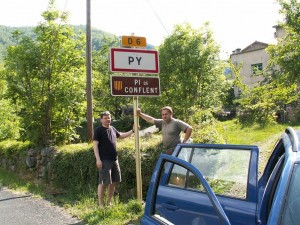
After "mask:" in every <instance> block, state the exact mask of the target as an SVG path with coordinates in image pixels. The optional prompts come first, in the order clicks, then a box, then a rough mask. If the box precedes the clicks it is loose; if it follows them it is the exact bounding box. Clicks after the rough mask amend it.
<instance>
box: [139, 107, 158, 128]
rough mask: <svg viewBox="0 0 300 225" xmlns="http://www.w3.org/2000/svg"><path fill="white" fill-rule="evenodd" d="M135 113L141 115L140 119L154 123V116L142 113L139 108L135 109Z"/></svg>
mask: <svg viewBox="0 0 300 225" xmlns="http://www.w3.org/2000/svg"><path fill="white" fill-rule="evenodd" d="M136 114H137V115H138V116H139V117H142V119H144V120H146V121H147V122H148V123H152V124H154V120H155V118H153V117H152V116H149V115H147V114H145V113H142V111H141V109H137V110H136Z"/></svg>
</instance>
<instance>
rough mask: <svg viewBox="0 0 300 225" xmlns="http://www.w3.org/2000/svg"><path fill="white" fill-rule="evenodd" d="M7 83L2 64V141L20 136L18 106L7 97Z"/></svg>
mask: <svg viewBox="0 0 300 225" xmlns="http://www.w3.org/2000/svg"><path fill="white" fill-rule="evenodd" d="M6 91H7V85H6V82H5V80H4V79H3V68H2V65H0V141H2V140H6V139H17V138H19V117H18V115H17V113H16V106H15V105H14V104H12V103H11V101H10V99H8V98H7V97H6Z"/></svg>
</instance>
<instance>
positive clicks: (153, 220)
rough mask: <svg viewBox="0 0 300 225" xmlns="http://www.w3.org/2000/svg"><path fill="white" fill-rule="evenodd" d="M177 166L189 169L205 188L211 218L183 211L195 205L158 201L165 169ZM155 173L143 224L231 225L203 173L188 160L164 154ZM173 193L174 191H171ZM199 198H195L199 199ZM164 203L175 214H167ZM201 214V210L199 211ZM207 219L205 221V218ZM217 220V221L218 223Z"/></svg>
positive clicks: (195, 179)
mask: <svg viewBox="0 0 300 225" xmlns="http://www.w3.org/2000/svg"><path fill="white" fill-rule="evenodd" d="M170 166H171V167H174V166H176V167H177V168H178V169H180V170H182V171H184V170H185V171H188V172H189V173H190V174H193V176H194V182H197V183H198V185H200V186H201V188H203V191H204V192H205V193H206V194H205V195H206V197H207V200H208V201H209V204H210V206H211V208H212V212H211V216H210V218H209V219H208V218H202V217H201V216H198V217H190V216H188V217H187V216H184V215H187V214H189V213H188V212H183V211H182V210H186V207H193V205H192V204H191V205H186V206H185V207H183V208H182V207H181V206H180V205H177V204H176V203H175V202H172V201H166V202H164V203H159V204H158V203H157V201H158V199H157V197H158V193H159V189H160V181H161V180H162V176H164V171H165V170H166V168H167V167H170ZM154 171H155V172H154V174H153V176H152V179H151V185H150V187H149V191H148V196H147V203H146V208H145V214H144V217H143V218H142V221H141V224H142V225H146V224H149V225H150V224H152V225H153V224H224V225H230V222H229V220H228V218H227V216H226V214H225V212H224V210H223V208H222V206H221V205H220V203H219V201H218V199H217V197H216V195H215V194H214V192H213V191H212V189H211V188H210V186H209V184H208V183H207V181H206V180H205V178H204V177H203V175H202V173H201V172H200V171H199V170H198V169H197V168H196V167H194V166H193V165H192V164H190V163H188V162H186V161H185V160H182V159H179V158H176V157H173V156H169V155H165V154H162V155H161V156H160V158H159V160H158V162H157V164H156V167H155V170H154ZM170 194H172V193H170ZM178 197H179V198H185V197H186V196H178ZM198 200H200V198H199V199H197V198H196V199H195V201H198ZM161 204H162V205H163V208H165V210H168V211H171V212H172V214H173V216H171V215H166V214H165V213H164V210H160V207H161V206H160V205H161ZM199 213H200V214H201V212H199ZM203 219H204V220H205V221H204V220H203ZM216 221H217V223H216Z"/></svg>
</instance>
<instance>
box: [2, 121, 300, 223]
mask: <svg viewBox="0 0 300 225" xmlns="http://www.w3.org/2000/svg"><path fill="white" fill-rule="evenodd" d="M288 126H290V125H278V124H274V125H270V126H267V127H263V128H262V127H260V126H252V127H242V126H241V125H239V124H237V123H236V122H235V121H234V120H232V121H225V122H220V123H219V124H218V131H219V133H220V134H221V135H223V137H224V140H225V141H226V143H228V144H245V145H249V144H251V145H257V146H258V147H259V149H260V167H259V171H260V172H261V171H262V170H263V168H264V165H265V163H266V161H267V158H268V157H269V154H270V153H271V150H272V148H273V146H274V144H275V143H276V140H277V139H278V138H279V137H280V135H281V134H282V133H283V132H284V130H285V129H286V127H288ZM292 127H293V128H295V129H299V128H300V126H299V125H294V126H292ZM128 140H129V141H130V143H127V142H125V141H122V142H120V145H127V144H130V145H132V144H133V143H134V140H133V139H128ZM159 140H161V137H160V135H153V136H152V137H151V138H150V139H147V140H143V139H142V138H141V140H140V144H141V145H142V147H145V146H149V145H152V144H153V145H154V144H157V142H158V141H159ZM1 186H6V187H8V188H10V189H13V190H16V191H21V192H30V193H32V194H34V195H36V196H39V197H43V198H45V199H48V200H50V201H52V202H53V203H54V204H57V205H60V206H63V207H64V208H65V209H66V210H67V211H68V212H69V213H70V214H72V215H74V216H76V217H78V218H79V219H81V220H84V221H85V222H86V223H87V224H92V225H96V224H100V225H105V224H109V225H123V224H139V219H140V218H141V216H142V214H143V210H144V209H143V205H142V203H141V202H139V201H137V200H128V202H127V203H122V202H120V201H119V199H118V198H116V199H115V202H114V205H113V207H108V208H104V209H101V210H100V209H99V208H98V206H97V196H96V189H95V190H90V191H89V192H88V193H85V194H81V195H69V194H68V193H63V194H56V195H53V194H49V192H48V190H47V188H46V187H44V186H42V185H41V184H32V183H30V182H27V181H25V180H22V179H21V178H20V177H18V176H17V175H15V174H13V173H11V172H8V171H5V170H3V169H1V168H0V187H1Z"/></svg>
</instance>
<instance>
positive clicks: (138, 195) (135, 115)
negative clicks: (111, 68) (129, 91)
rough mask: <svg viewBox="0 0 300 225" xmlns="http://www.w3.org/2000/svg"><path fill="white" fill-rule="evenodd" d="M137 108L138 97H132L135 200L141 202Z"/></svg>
mask: <svg viewBox="0 0 300 225" xmlns="http://www.w3.org/2000/svg"><path fill="white" fill-rule="evenodd" d="M137 108H138V97H137V96H134V97H133V115H134V130H135V168H136V190H137V199H138V200H139V201H142V200H143V192H142V172H141V154H140V143H139V140H140V135H139V118H138V116H137V114H136V110H137Z"/></svg>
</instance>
